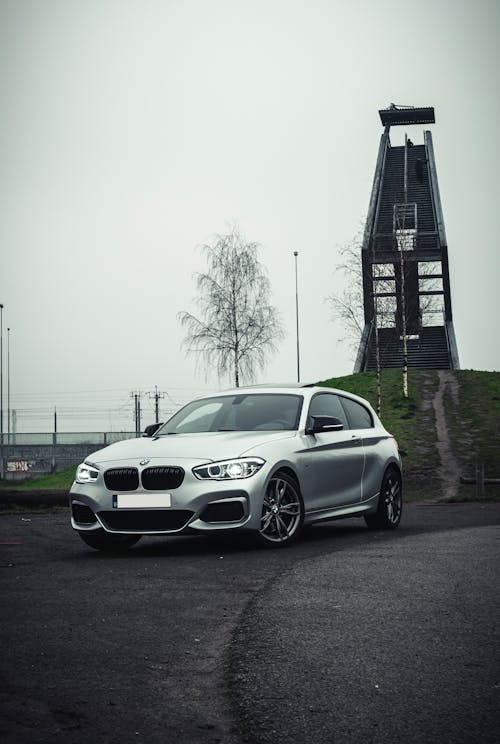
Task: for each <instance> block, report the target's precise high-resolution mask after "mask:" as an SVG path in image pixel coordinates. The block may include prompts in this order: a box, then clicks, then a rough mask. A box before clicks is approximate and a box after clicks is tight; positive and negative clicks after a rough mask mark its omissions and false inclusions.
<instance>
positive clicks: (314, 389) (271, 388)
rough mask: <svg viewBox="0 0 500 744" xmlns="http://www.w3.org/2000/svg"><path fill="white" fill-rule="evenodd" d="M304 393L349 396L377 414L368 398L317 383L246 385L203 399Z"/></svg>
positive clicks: (308, 395) (206, 396) (310, 396)
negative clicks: (259, 394)
mask: <svg viewBox="0 0 500 744" xmlns="http://www.w3.org/2000/svg"><path fill="white" fill-rule="evenodd" d="M301 391H303V393H304V394H305V395H306V396H307V397H308V398H312V396H313V395H315V394H316V393H318V392H326V391H328V392H330V393H336V394H337V395H343V396H347V397H348V398H352V399H353V400H357V401H359V402H360V403H362V404H363V405H365V406H368V407H369V408H370V410H371V412H372V413H373V414H375V411H374V409H373V407H372V405H371V404H370V402H369V401H368V400H366V398H362V397H361V396H359V395H356V394H355V393H350V392H349V391H348V390H342V389H340V388H334V387H330V386H329V385H321V383H320V384H316V383H309V382H308V383H302V382H288V383H264V384H260V385H245V386H244V387H237V388H230V389H228V390H220V391H219V392H217V393H211V394H206V395H204V396H202V397H204V398H212V397H218V396H224V395H243V394H246V395H249V394H252V393H254V394H258V393H275V394H280V393H281V394H282V395H283V394H289V395H297V394H298V393H300V392H301Z"/></svg>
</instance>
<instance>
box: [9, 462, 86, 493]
mask: <svg viewBox="0 0 500 744" xmlns="http://www.w3.org/2000/svg"><path fill="white" fill-rule="evenodd" d="M75 471H76V465H71V467H69V468H66V469H65V470H60V471H59V472H58V473H51V474H50V475H44V476H41V477H40V478H33V479H31V480H29V479H27V480H23V481H11V480H0V488H8V489H15V490H16V491H17V490H19V491H38V490H40V491H50V490H54V491H59V490H68V491H69V488H70V486H71V484H72V483H73V481H74V479H75Z"/></svg>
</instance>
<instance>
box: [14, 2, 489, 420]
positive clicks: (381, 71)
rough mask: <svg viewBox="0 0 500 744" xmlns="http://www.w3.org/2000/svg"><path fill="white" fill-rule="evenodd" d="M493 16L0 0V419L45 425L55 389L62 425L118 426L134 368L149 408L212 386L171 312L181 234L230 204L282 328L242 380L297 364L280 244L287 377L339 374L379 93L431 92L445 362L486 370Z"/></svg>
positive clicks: (188, 278) (194, 240) (133, 385)
mask: <svg viewBox="0 0 500 744" xmlns="http://www.w3.org/2000/svg"><path fill="white" fill-rule="evenodd" d="M499 21H500V3H498V1H497V0H491V1H490V0H477V1H476V2H475V3H472V2H470V1H467V2H464V1H462V0H420V1H418V2H415V3H412V4H402V3H400V2H397V1H396V0H378V2H372V1H369V0H351V2H347V1H344V2H339V1H338V0H307V2H306V1H305V0H288V1H285V0H282V1H279V0H277V1H273V0H0V101H1V118H0V255H1V259H0V302H1V303H3V305H4V313H3V318H4V322H3V327H4V363H5V367H4V394H5V396H6V388H7V377H6V371H5V370H6V356H7V330H6V329H7V327H9V328H11V333H10V360H11V363H10V381H11V407H12V408H15V409H16V410H17V411H18V422H17V428H18V430H19V431H30V430H31V431H33V430H36V429H37V428H38V429H42V430H43V429H47V428H48V427H49V426H50V417H49V413H50V410H51V409H52V407H53V406H54V405H57V407H58V411H59V427H60V429H61V430H63V429H65V430H67V431H71V430H97V429H101V428H114V429H117V428H120V427H122V428H123V427H125V428H130V429H131V428H133V427H132V400H131V399H130V397H129V394H130V392H131V391H133V390H142V391H153V390H154V388H155V385H157V386H158V388H159V390H161V391H164V392H165V393H167V394H168V396H170V397H168V396H166V397H165V398H164V399H163V400H162V406H163V409H164V411H165V412H166V410H167V409H168V407H170V408H172V407H173V406H174V405H175V404H178V403H181V402H183V401H186V400H187V399H189V398H190V397H192V396H193V395H195V394H198V393H201V392H202V391H204V390H206V389H207V390H208V389H219V388H221V387H227V385H228V380H219V379H217V378H216V377H215V376H214V375H210V374H209V376H208V378H206V375H205V371H204V369H203V368H196V366H195V363H194V360H193V359H191V358H186V357H185V355H184V353H183V352H182V351H181V349H180V346H181V342H182V337H183V331H182V329H181V327H180V324H179V322H178V319H177V313H178V312H179V311H180V310H194V309H195V306H194V299H195V296H196V288H195V278H194V274H195V273H196V272H197V271H203V270H204V268H205V263H204V259H203V255H202V253H201V251H200V248H199V246H200V245H201V244H202V243H204V242H207V241H210V240H211V238H212V237H213V235H214V234H216V233H220V232H224V231H225V230H226V228H227V226H228V224H230V223H234V222H236V223H237V224H238V225H239V227H240V229H241V231H242V232H243V233H244V235H245V236H246V237H247V239H248V240H249V241H257V242H258V243H260V245H261V249H260V259H261V261H262V263H263V264H264V265H265V267H266V268H267V271H268V275H269V278H270V281H271V286H272V302H273V304H275V305H276V306H277V308H278V309H279V311H280V312H281V314H282V317H283V320H284V324H285V328H286V332H287V335H286V338H285V340H284V341H283V343H282V344H281V345H280V347H279V353H278V354H276V356H275V357H273V358H272V359H271V360H270V363H269V365H268V367H267V368H266V370H265V371H264V372H263V373H262V374H261V375H259V378H258V379H257V380H256V382H263V381H276V380H278V381H286V380H294V379H295V377H296V338H295V275H294V258H293V252H294V251H298V253H299V257H298V268H299V306H300V308H299V309H300V349H301V360H300V361H301V373H302V375H301V376H302V378H303V379H304V380H308V381H316V380H321V379H324V378H328V377H332V376H338V375H342V374H349V373H350V372H351V371H352V365H353V361H352V355H351V351H350V349H349V347H348V346H346V345H343V344H339V339H340V338H342V336H343V335H344V330H343V328H342V327H341V326H340V325H339V324H336V323H335V322H334V321H332V319H331V312H330V309H329V307H328V304H327V303H326V302H325V298H326V297H327V296H328V295H330V294H332V293H333V292H338V291H340V290H341V288H342V278H341V277H340V276H339V275H338V274H337V275H335V273H334V271H335V265H336V263H337V262H338V260H339V256H338V249H339V246H342V245H344V244H345V243H347V242H349V241H350V240H351V239H352V237H353V236H354V235H355V234H356V233H357V232H358V230H359V225H360V222H361V221H362V220H363V218H364V217H365V215H366V211H367V207H368V201H369V197H370V191H371V185H372V179H373V173H374V168H375V161H376V156H377V149H378V143H379V139H380V135H381V132H382V127H381V124H380V120H379V117H378V109H379V108H384V107H387V106H388V105H389V103H390V102H395V103H396V104H402V105H416V106H434V107H435V109H436V124H434V125H432V126H430V127H429V128H430V129H431V131H432V135H433V139H434V148H435V155H436V160H437V169H438V178H439V183H440V190H441V199H442V205H443V211H444V219H445V226H446V231H447V237H448V245H449V258H450V272H451V288H452V303H453V310H454V322H455V331H456V336H457V342H458V350H459V354H460V361H461V366H462V368H475V369H486V370H500V344H499V340H498V333H497V324H498V316H499V310H500V303H499V294H500V293H499V289H498V284H499V277H500V271H499V269H500V261H499V241H498V235H499V229H498V225H497V221H498V219H499V213H500V210H499V185H498V184H499V181H498V179H499V174H500V156H499V152H500V144H499V141H498V121H500V98H499V93H498V75H499V71H500V52H499V49H500V45H499V44H498V38H499V30H500V27H499ZM422 129H423V127H410V128H408V130H407V131H408V134H409V135H410V136H411V138H412V139H413V141H414V142H415V143H416V144H417V143H421V142H422V141H423V137H422ZM404 131H405V130H404V128H403V127H399V128H394V129H393V130H392V137H391V138H392V142H393V144H401V143H402V141H403V138H404ZM143 405H144V406H146V408H147V411H146V416H145V419H146V420H145V421H144V423H148V422H149V421H151V420H153V418H152V409H151V406H152V401H151V400H149V399H146V398H144V400H143ZM6 407H7V404H6V397H5V399H4V408H5V409H6ZM35 409H36V411H35ZM30 411H31V412H32V413H29V412H30ZM35 412H36V414H37V415H36V416H35V415H32V414H33V413H35ZM119 413H120V414H121V415H119ZM98 414H99V415H98ZM6 430H7V423H6V419H4V431H6Z"/></svg>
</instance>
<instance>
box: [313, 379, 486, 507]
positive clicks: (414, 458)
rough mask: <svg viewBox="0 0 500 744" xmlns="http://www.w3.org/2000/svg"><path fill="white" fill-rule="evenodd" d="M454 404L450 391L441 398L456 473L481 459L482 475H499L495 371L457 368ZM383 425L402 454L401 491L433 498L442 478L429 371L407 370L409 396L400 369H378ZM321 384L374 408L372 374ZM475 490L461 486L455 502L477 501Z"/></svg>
mask: <svg viewBox="0 0 500 744" xmlns="http://www.w3.org/2000/svg"><path fill="white" fill-rule="evenodd" d="M454 375H455V378H456V380H457V382H458V384H459V404H458V407H457V406H456V405H455V403H454V401H453V398H452V395H451V392H449V391H447V392H446V393H445V396H444V405H445V414H446V418H447V425H448V430H449V434H450V440H451V444H452V448H453V451H454V455H455V457H456V459H457V461H458V462H459V465H460V473H459V474H457V475H463V476H473V475H474V468H475V463H476V462H479V463H484V466H485V474H486V477H490V478H500V457H499V455H500V434H499V429H500V426H499V424H498V422H499V421H500V373H499V372H476V371H474V370H460V371H457V372H454ZM381 381H382V410H381V419H382V421H383V423H384V426H385V427H386V428H387V429H388V431H390V432H391V433H392V434H393V435H394V436H395V437H396V439H397V441H398V444H399V448H400V451H401V454H402V460H403V468H404V476H405V494H406V497H407V498H409V499H427V498H434V499H435V498H436V491H439V490H440V487H441V482H440V481H439V479H438V477H437V468H438V467H439V464H440V460H439V453H438V449H437V446H436V444H437V434H436V424H435V417H434V409H433V407H432V398H433V397H434V394H435V392H436V390H437V388H438V386H439V377H438V373H437V372H436V371H434V370H416V369H410V370H409V397H408V398H407V399H405V398H404V397H403V390H402V372H401V370H382V375H381ZM319 384H321V385H327V386H329V387H337V388H339V389H341V390H347V391H349V392H351V393H355V394H356V395H360V396H361V397H363V398H366V399H367V400H369V401H370V403H371V404H372V406H373V407H374V408H375V409H376V405H377V400H376V375H375V372H363V373H361V374H356V375H348V376H346V377H336V378H331V379H330V380H325V381H323V382H321V383H319ZM477 498H478V497H477V494H476V488H475V486H473V485H472V486H471V485H461V486H460V488H459V492H458V495H457V497H456V499H455V500H460V501H474V500H477ZM480 500H500V487H498V486H492V485H488V486H486V487H485V491H484V493H483V494H481V495H480Z"/></svg>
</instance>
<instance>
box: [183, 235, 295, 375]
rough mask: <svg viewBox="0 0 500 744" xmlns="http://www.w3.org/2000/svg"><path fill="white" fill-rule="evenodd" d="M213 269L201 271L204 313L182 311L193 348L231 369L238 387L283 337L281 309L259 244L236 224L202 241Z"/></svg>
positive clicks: (200, 299)
mask: <svg viewBox="0 0 500 744" xmlns="http://www.w3.org/2000/svg"><path fill="white" fill-rule="evenodd" d="M203 251H204V253H205V255H206V258H207V263H208V269H207V271H206V273H204V274H198V275H197V281H196V283H197V288H198V292H199V295H198V298H197V304H198V307H199V309H200V315H199V317H197V316H195V315H192V314H191V313H189V312H186V311H183V312H180V313H179V316H178V317H179V319H180V321H181V324H182V325H183V327H184V328H186V329H187V334H186V337H185V339H184V342H183V346H184V347H185V349H186V350H187V352H188V353H191V354H195V355H197V356H198V357H200V358H201V359H203V361H204V363H205V366H206V367H207V368H208V367H211V366H214V367H215V368H216V370H217V372H218V374H219V375H223V374H231V375H232V377H233V378H234V383H235V385H236V387H239V385H240V382H241V380H242V378H244V379H246V380H248V381H251V380H252V379H253V377H254V375H255V371H256V369H257V368H260V369H263V368H264V366H265V362H266V359H267V356H268V355H269V354H270V353H272V352H274V351H275V350H276V346H275V344H276V342H277V341H279V340H281V339H282V338H283V335H284V334H283V330H282V324H281V320H280V317H279V313H278V311H277V309H276V308H275V307H273V306H272V305H270V304H269V298H270V284H269V280H268V278H267V276H266V274H265V271H264V269H263V267H262V266H261V264H260V263H259V260H258V256H257V253H258V244H257V243H245V241H244V239H243V237H242V236H241V234H240V232H239V230H238V228H237V227H233V228H232V229H231V231H230V232H229V233H227V234H225V235H217V236H216V239H215V241H214V242H213V244H207V245H204V246H203Z"/></svg>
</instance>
